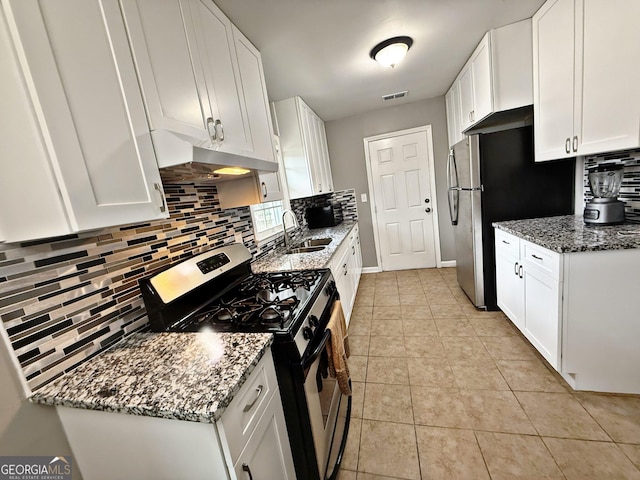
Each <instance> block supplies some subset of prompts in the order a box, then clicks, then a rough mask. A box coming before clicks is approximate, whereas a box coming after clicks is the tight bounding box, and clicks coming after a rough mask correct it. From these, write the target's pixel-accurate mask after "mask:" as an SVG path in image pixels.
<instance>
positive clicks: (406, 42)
mask: <svg viewBox="0 0 640 480" xmlns="http://www.w3.org/2000/svg"><path fill="white" fill-rule="evenodd" d="M411 45H413V39H412V38H411V37H393V38H389V39H387V40H385V41H383V42H380V43H379V44H378V45H376V46H375V47H373V48H372V49H371V52H369V56H370V57H371V58H373V59H374V60H375V61H376V62H378V63H379V64H380V65H382V66H383V67H391V68H393V67H395V66H396V65H397V64H398V63H399V62H400V60H402V59H403V58H404V56H405V55H406V54H407V52H408V51H409V48H411Z"/></svg>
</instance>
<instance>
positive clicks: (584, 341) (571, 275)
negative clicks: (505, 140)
mask: <svg viewBox="0 0 640 480" xmlns="http://www.w3.org/2000/svg"><path fill="white" fill-rule="evenodd" d="M495 245H496V284H497V296H498V306H499V307H500V308H501V309H502V310H503V312H504V313H505V314H506V315H507V316H508V317H509V319H511V321H512V322H513V323H514V325H516V326H517V327H518V329H519V330H520V331H521V332H522V334H523V335H524V336H525V337H526V338H527V339H528V340H529V341H530V342H531V344H532V345H533V346H534V347H535V348H536V349H537V350H538V352H540V354H541V355H542V356H543V357H544V358H545V359H546V360H547V361H548V362H549V364H551V365H552V366H553V367H554V368H555V369H556V370H557V371H558V372H560V374H561V375H562V376H563V377H564V379H565V380H566V381H567V382H568V383H569V385H571V386H572V387H573V388H575V389H576V390H592V391H598V392H615V393H631V394H640V348H638V338H640V322H638V311H640V296H639V295H638V280H637V272H638V271H640V249H627V250H605V251H590V252H571V253H564V254H558V253H555V252H552V251H550V250H548V249H546V248H543V247H540V246H539V245H536V244H533V243H531V242H528V241H526V240H523V239H520V238H518V237H516V236H513V235H510V234H507V233H505V232H504V231H501V230H496V244H495ZM516 246H517V247H516ZM516 252H517V253H516Z"/></svg>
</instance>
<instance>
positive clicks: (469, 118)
mask: <svg viewBox="0 0 640 480" xmlns="http://www.w3.org/2000/svg"><path fill="white" fill-rule="evenodd" d="M469 121H470V122H473V120H472V119H471V112H469Z"/></svg>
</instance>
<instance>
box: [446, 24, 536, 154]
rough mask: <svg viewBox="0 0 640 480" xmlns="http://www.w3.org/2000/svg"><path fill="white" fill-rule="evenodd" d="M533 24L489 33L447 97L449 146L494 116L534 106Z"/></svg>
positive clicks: (516, 25) (494, 30)
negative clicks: (465, 132) (532, 104)
mask: <svg viewBox="0 0 640 480" xmlns="http://www.w3.org/2000/svg"><path fill="white" fill-rule="evenodd" d="M531 56H532V39H531V20H530V19H527V20H522V21H520V22H516V23H513V24H510V25H506V26H504V27H500V28H495V29H493V30H490V31H488V32H487V33H486V34H485V36H484V37H483V38H482V40H481V41H480V43H479V44H478V46H477V47H476V49H475V50H474V52H473V53H472V54H471V56H470V57H469V60H467V63H466V64H465V65H464V67H462V70H460V73H459V74H458V76H457V77H456V79H455V81H454V82H453V84H452V85H451V88H450V89H449V91H448V92H447V94H446V95H445V100H446V105H447V127H448V132H449V145H454V144H455V143H457V142H459V141H460V140H462V139H463V137H464V135H463V133H462V132H463V131H465V130H467V129H470V128H471V127H473V126H474V125H476V124H478V123H479V122H481V121H482V120H484V119H486V118H487V117H488V116H489V115H491V114H492V113H495V112H501V111H505V110H511V109H514V108H518V107H523V106H525V105H531V103H532V102H533V90H532V59H531Z"/></svg>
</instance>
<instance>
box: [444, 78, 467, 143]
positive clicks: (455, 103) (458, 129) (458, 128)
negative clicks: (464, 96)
mask: <svg viewBox="0 0 640 480" xmlns="http://www.w3.org/2000/svg"><path fill="white" fill-rule="evenodd" d="M459 88H460V83H458V82H455V83H454V84H453V85H451V88H450V89H449V91H448V92H447V94H446V95H445V97H444V99H445V105H446V109H447V135H448V137H449V146H452V145H455V144H456V143H458V142H459V141H460V140H462V139H463V138H464V134H463V133H462V123H461V119H460V112H461V108H460V92H459Z"/></svg>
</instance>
